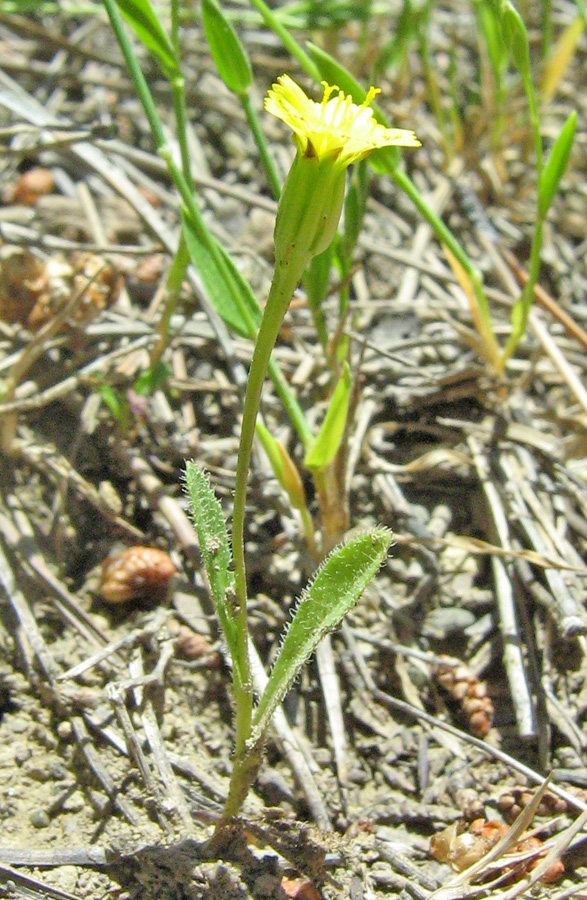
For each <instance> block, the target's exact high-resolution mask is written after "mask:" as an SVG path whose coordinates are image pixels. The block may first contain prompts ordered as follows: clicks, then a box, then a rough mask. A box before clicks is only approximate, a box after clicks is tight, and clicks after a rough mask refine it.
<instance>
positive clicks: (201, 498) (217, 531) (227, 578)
mask: <svg viewBox="0 0 587 900" xmlns="http://www.w3.org/2000/svg"><path fill="white" fill-rule="evenodd" d="M185 486H186V491H187V495H188V498H189V501H190V506H191V511H192V517H193V520H194V525H195V526H196V532H197V535H198V543H199V544H200V553H201V554H202V561H203V563H204V567H205V569H206V574H207V575H208V581H209V582H210V589H211V591H212V598H213V600H214V605H215V606H216V611H217V613H218V618H219V620H220V625H221V626H222V631H223V632H224V636H225V638H226V643H227V644H228V649H229V650H230V653H231V656H232V658H233V659H234V658H235V654H234V650H235V647H236V620H235V616H234V611H233V609H232V607H231V605H230V597H229V596H228V594H229V592H230V591H231V590H232V581H233V576H232V572H230V571H229V568H228V567H229V565H230V561H231V551H230V543H229V540H228V533H227V530H226V523H225V521H224V516H223V514H222V507H221V506H220V503H219V502H218V499H217V497H216V495H215V493H214V491H213V490H212V488H211V487H210V479H209V477H208V475H207V473H206V472H204V471H203V469H201V468H200V466H198V465H197V464H196V463H195V462H188V463H187V465H186V469H185Z"/></svg>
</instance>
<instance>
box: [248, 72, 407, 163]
mask: <svg viewBox="0 0 587 900" xmlns="http://www.w3.org/2000/svg"><path fill="white" fill-rule="evenodd" d="M322 84H323V86H324V96H323V97H322V100H321V101H320V102H319V103H316V102H315V101H314V100H310V98H309V97H307V96H306V94H305V93H304V91H303V90H302V89H301V87H300V86H299V85H298V84H296V83H295V81H294V80H293V79H292V78H290V77H289V75H281V76H280V77H279V78H278V79H277V82H276V83H275V84H274V85H273V86H272V88H271V89H270V90H269V92H268V94H267V97H266V98H265V109H266V110H267V112H269V113H271V114H272V115H274V116H277V118H278V119H281V120H282V121H283V122H285V124H286V125H289V127H290V128H291V130H292V131H293V133H294V134H293V136H294V140H295V142H296V144H297V146H298V149H299V151H300V153H302V154H303V155H304V156H308V157H317V158H318V160H322V159H325V158H327V157H328V158H331V159H336V160H337V162H339V163H341V164H342V165H344V166H350V165H351V163H354V162H357V161H358V160H360V159H363V158H364V157H365V156H367V155H368V154H369V153H371V151H372V150H377V149H379V148H380V147H419V146H420V141H419V140H418V139H417V138H416V135H415V134H414V132H413V131H405V130H404V129H402V128H384V127H383V125H380V124H379V122H377V121H376V119H375V117H374V115H373V110H372V109H371V108H370V105H369V104H370V103H371V102H372V101H373V98H374V97H375V96H376V95H377V94H378V93H379V89H378V88H374V87H372V88H369V91H368V93H367V96H366V97H365V99H364V101H363V102H362V103H361V104H360V105H359V104H357V103H353V100H352V97H350V96H349V95H345V94H344V93H343V91H340V90H339V89H338V87H336V85H334V86H331V85H329V84H327V83H326V82H325V81H323V82H322Z"/></svg>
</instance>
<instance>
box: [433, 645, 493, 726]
mask: <svg viewBox="0 0 587 900" xmlns="http://www.w3.org/2000/svg"><path fill="white" fill-rule="evenodd" d="M447 659H448V658H447ZM434 674H435V675H436V679H437V681H438V683H439V684H440V685H442V687H443V688H444V689H445V690H446V691H448V693H449V694H450V695H451V697H453V698H454V699H455V700H457V701H458V703H460V705H461V709H462V710H463V713H464V714H465V716H466V717H467V721H468V724H469V730H470V731H471V734H474V735H475V737H485V735H486V734H487V733H488V731H489V729H490V728H491V725H492V723H493V714H494V709H493V703H492V702H491V699H490V698H489V697H488V696H487V685H486V684H485V682H484V681H480V680H479V678H477V676H476V675H474V674H473V672H471V670H470V669H468V668H467V666H465V665H464V664H463V663H460V664H459V665H456V666H452V665H448V664H447V665H439V666H436V667H435V670H434Z"/></svg>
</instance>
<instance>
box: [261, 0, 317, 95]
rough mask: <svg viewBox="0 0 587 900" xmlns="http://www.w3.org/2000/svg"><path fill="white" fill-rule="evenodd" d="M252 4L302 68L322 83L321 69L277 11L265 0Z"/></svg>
mask: <svg viewBox="0 0 587 900" xmlns="http://www.w3.org/2000/svg"><path fill="white" fill-rule="evenodd" d="M250 3H251V6H254V7H255V9H256V10H257V11H258V12H259V13H260V15H261V18H262V19H263V21H264V22H265V24H266V25H267V27H268V28H270V29H271V30H272V31H274V32H275V34H276V35H278V37H279V38H280V39H281V42H282V43H283V46H284V47H285V49H286V50H288V51H289V52H290V53H291V55H292V56H293V58H294V59H297V61H298V62H299V64H300V66H301V67H302V69H304V71H305V72H307V73H308V75H309V76H310V78H313V79H314V81H316V82H317V84H320V82H321V80H322V78H321V76H320V70H319V69H318V67H317V66H316V65H315V64H314V62H313V61H312V59H311V58H310V57H309V56H308V54H307V53H305V51H304V50H302V48H301V47H300V45H299V44H298V42H297V41H296V40H295V38H293V37H292V36H291V34H290V33H289V31H288V30H287V28H285V27H284V26H283V25H282V23H281V22H280V21H279V19H278V18H277V16H276V15H275V13H274V12H273V11H272V10H271V9H269V7H268V6H267V4H266V3H264V2H263V0H250Z"/></svg>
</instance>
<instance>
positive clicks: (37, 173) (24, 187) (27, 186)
mask: <svg viewBox="0 0 587 900" xmlns="http://www.w3.org/2000/svg"><path fill="white" fill-rule="evenodd" d="M54 190H55V181H54V180H53V175H52V174H51V172H50V171H49V169H41V168H34V169H29V171H28V172H25V173H24V175H21V176H20V178H19V179H18V181H17V183H16V185H15V186H14V190H13V192H12V199H13V201H14V202H15V203H23V204H24V205H25V206H34V205H35V204H36V202H37V200H38V199H39V197H42V196H43V195H44V194H50V193H51V192H52V191H54Z"/></svg>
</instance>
